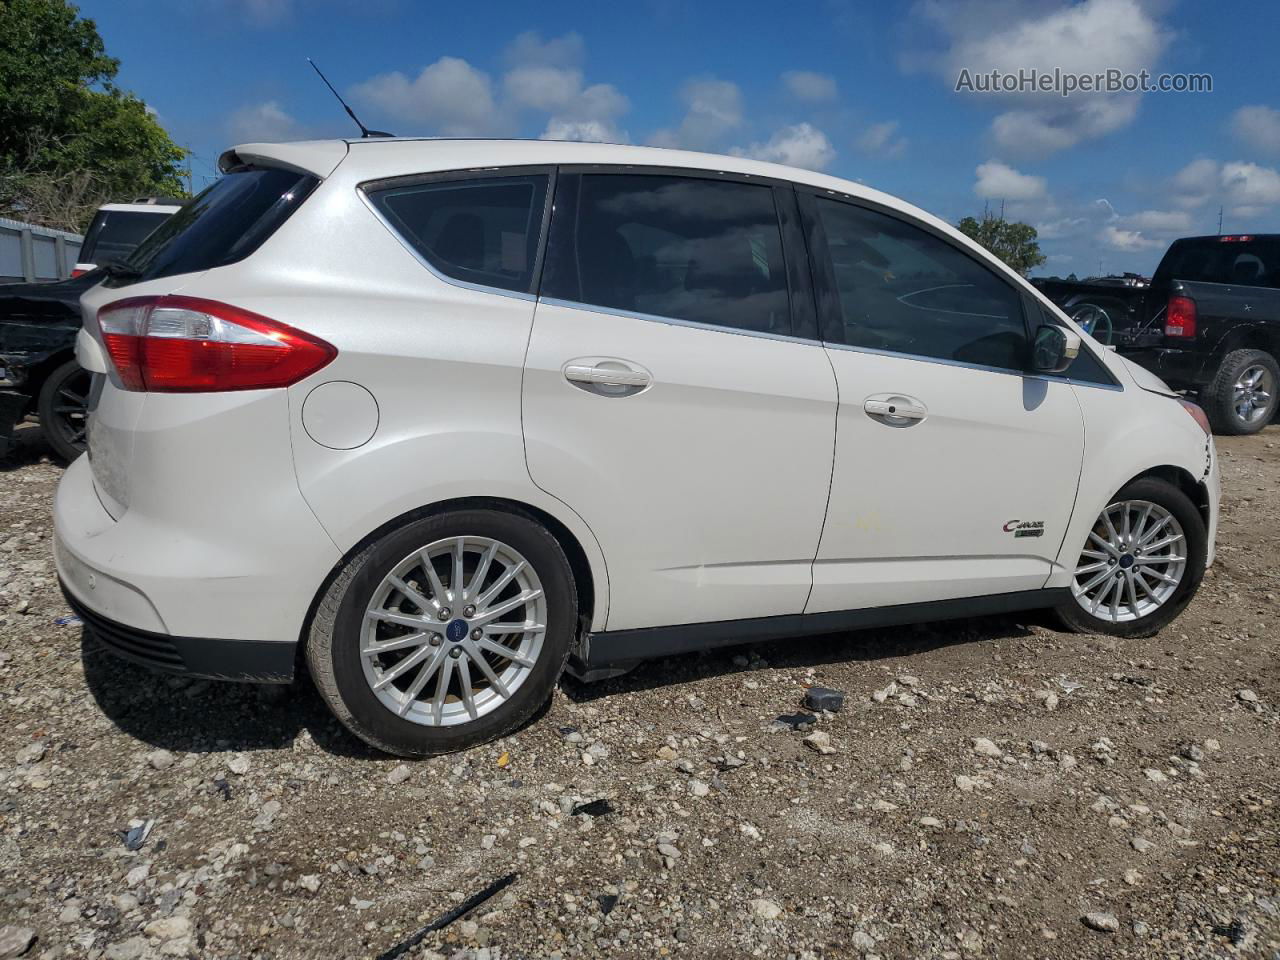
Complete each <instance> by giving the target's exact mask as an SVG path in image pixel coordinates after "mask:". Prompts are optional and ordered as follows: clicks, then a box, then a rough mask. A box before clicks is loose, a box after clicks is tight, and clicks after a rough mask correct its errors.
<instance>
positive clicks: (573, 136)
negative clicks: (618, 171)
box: [542, 83, 631, 143]
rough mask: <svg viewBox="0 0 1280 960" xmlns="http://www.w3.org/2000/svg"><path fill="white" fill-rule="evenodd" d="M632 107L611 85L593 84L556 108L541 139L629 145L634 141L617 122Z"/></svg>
mask: <svg viewBox="0 0 1280 960" xmlns="http://www.w3.org/2000/svg"><path fill="white" fill-rule="evenodd" d="M630 107H631V104H630V103H629V102H628V101H627V98H626V97H624V96H623V95H622V94H621V93H620V92H618V89H617V88H616V87H614V86H613V85H612V84H608V83H597V84H594V85H593V86H590V87H587V88H586V89H585V90H579V91H576V92H575V93H574V95H573V96H571V97H569V98H568V100H566V101H565V102H564V103H562V104H560V105H559V106H558V107H557V108H556V111H555V113H554V114H552V116H551V118H550V119H549V120H548V121H547V128H546V129H545V130H544V131H543V132H542V138H543V139H544V140H594V141H599V142H608V143H627V142H629V141H630V139H631V138H630V137H629V136H628V135H627V132H626V131H625V130H622V129H621V128H619V126H618V120H619V119H620V118H621V117H622V115H623V114H624V113H626V112H627V110H629V109H630Z"/></svg>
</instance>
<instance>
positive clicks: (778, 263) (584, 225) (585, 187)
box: [541, 174, 791, 334]
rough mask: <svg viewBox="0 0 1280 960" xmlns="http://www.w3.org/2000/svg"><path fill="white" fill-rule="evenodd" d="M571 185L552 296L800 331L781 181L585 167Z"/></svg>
mask: <svg viewBox="0 0 1280 960" xmlns="http://www.w3.org/2000/svg"><path fill="white" fill-rule="evenodd" d="M561 184H562V186H563V189H558V190H557V199H556V211H555V214H554V217H553V224H552V230H551V239H550V242H549V246H548V250H547V269H546V272H545V274H544V277H543V283H542V291H541V293H542V295H543V296H546V297H554V298H557V299H560V300H569V301H572V302H575V303H583V304H589V305H593V306H599V307H606V308H609V309H613V310H620V311H623V312H625V313H637V314H651V315H654V316H658V317H669V318H672V319H677V320H689V321H693V322H696V323H705V324H712V325H715V326H719V327H728V328H732V329H738V330H751V331H759V332H772V333H780V334H789V333H790V332H791V318H790V299H789V296H788V288H787V274H786V265H785V263H784V260H783V256H782V237H781V231H780V228H779V226H778V212H777V208H776V206H775V204H774V198H773V188H772V187H768V186H763V185H756V184H747V183H738V182H734V181H723V180H709V179H702V178H697V177H681V176H666V175H646V174H637V175H632V174H582V175H581V176H576V177H575V176H568V177H563V178H562V179H561ZM562 196H563V197H564V200H565V202H564V203H563V204H562V203H561V197H562Z"/></svg>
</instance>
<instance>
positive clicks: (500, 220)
mask: <svg viewBox="0 0 1280 960" xmlns="http://www.w3.org/2000/svg"><path fill="white" fill-rule="evenodd" d="M547 181H548V177H547V175H546V174H529V175H524V176H496V177H471V178H465V179H462V178H460V179H439V178H431V179H426V180H423V179H418V180H416V181H414V180H409V181H399V182H391V183H379V184H367V185H366V186H365V188H364V191H365V195H366V196H367V197H368V198H369V200H370V202H371V203H372V204H373V207H374V209H375V210H377V211H378V213H379V214H380V215H381V216H382V219H383V220H384V221H385V222H386V224H387V225H388V226H389V227H390V228H391V230H392V231H393V232H394V233H395V234H396V235H397V236H399V237H400V238H401V240H403V241H404V242H405V243H406V244H408V245H409V247H410V248H411V249H412V250H413V251H414V252H415V253H417V254H418V256H419V257H421V258H422V260H424V261H425V262H426V263H427V264H428V265H429V266H430V267H431V268H432V269H433V270H435V271H436V272H437V273H440V274H443V275H444V276H446V277H452V278H453V279H455V280H461V281H464V282H466V283H474V284H477V285H479V286H485V287H497V288H499V289H502V290H514V291H518V292H521V293H529V292H531V290H532V287H533V278H534V270H535V266H536V261H537V255H538V241H539V238H540V237H541V234H542V221H543V218H544V213H545V210H546V200H547Z"/></svg>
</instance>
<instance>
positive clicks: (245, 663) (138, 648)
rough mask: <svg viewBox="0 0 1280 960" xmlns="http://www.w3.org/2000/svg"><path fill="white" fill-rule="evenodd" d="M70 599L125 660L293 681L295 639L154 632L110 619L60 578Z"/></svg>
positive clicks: (217, 675) (171, 669)
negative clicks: (256, 639) (215, 637)
mask: <svg viewBox="0 0 1280 960" xmlns="http://www.w3.org/2000/svg"><path fill="white" fill-rule="evenodd" d="M62 595H63V596H64V597H66V600H67V604H68V605H69V606H70V607H71V609H72V610H74V611H75V612H76V614H77V615H78V616H79V617H80V619H81V620H83V621H84V625H85V629H86V630H87V631H88V632H89V634H90V636H92V637H93V638H94V639H95V640H97V641H98V642H99V643H100V644H102V646H104V647H106V648H107V650H109V651H110V652H111V653H113V654H115V655H116V656H118V657H120V658H121V659H124V660H129V661H131V662H133V663H138V664H141V665H142V666H144V667H150V668H151V669H153V670H160V671H163V672H165V673H180V674H186V675H187V676H192V677H207V678H208V679H210V680H242V681H247V682H251V683H289V682H291V681H292V680H293V672H294V670H293V668H294V662H295V653H296V647H295V645H294V644H292V643H275V642H265V641H253V640H215V639H212V638H208V637H175V636H171V635H169V634H167V633H153V632H151V631H150V630H141V629H139V628H137V627H131V626H128V625H127V624H123V623H119V622H117V621H115V620H111V619H108V618H107V617H104V616H102V615H101V614H99V613H95V612H94V611H93V610H91V609H90V608H89V607H87V606H86V605H85V604H83V603H81V602H80V601H79V600H78V599H76V597H75V595H74V594H73V593H71V591H70V590H68V589H67V586H66V584H65V583H63V584H62Z"/></svg>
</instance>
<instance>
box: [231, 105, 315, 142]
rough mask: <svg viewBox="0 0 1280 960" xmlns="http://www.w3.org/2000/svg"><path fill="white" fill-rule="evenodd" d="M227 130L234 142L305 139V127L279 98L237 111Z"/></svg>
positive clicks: (232, 115)
mask: <svg viewBox="0 0 1280 960" xmlns="http://www.w3.org/2000/svg"><path fill="white" fill-rule="evenodd" d="M227 133H228V134H229V135H230V137H231V140H232V142H233V143H252V142H258V143H262V142H265V143H279V142H280V141H283V140H302V139H305V137H306V135H307V134H306V130H305V129H304V128H303V126H302V124H300V123H298V121H297V120H295V119H294V118H293V117H292V116H290V115H289V113H288V112H287V111H286V110H285V109H284V108H283V107H282V106H280V103H279V101H277V100H266V101H264V102H262V103H255V104H250V105H248V106H244V107H241V108H240V109H239V110H236V111H235V112H234V113H232V114H231V116H230V117H229V118H228V119H227Z"/></svg>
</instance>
